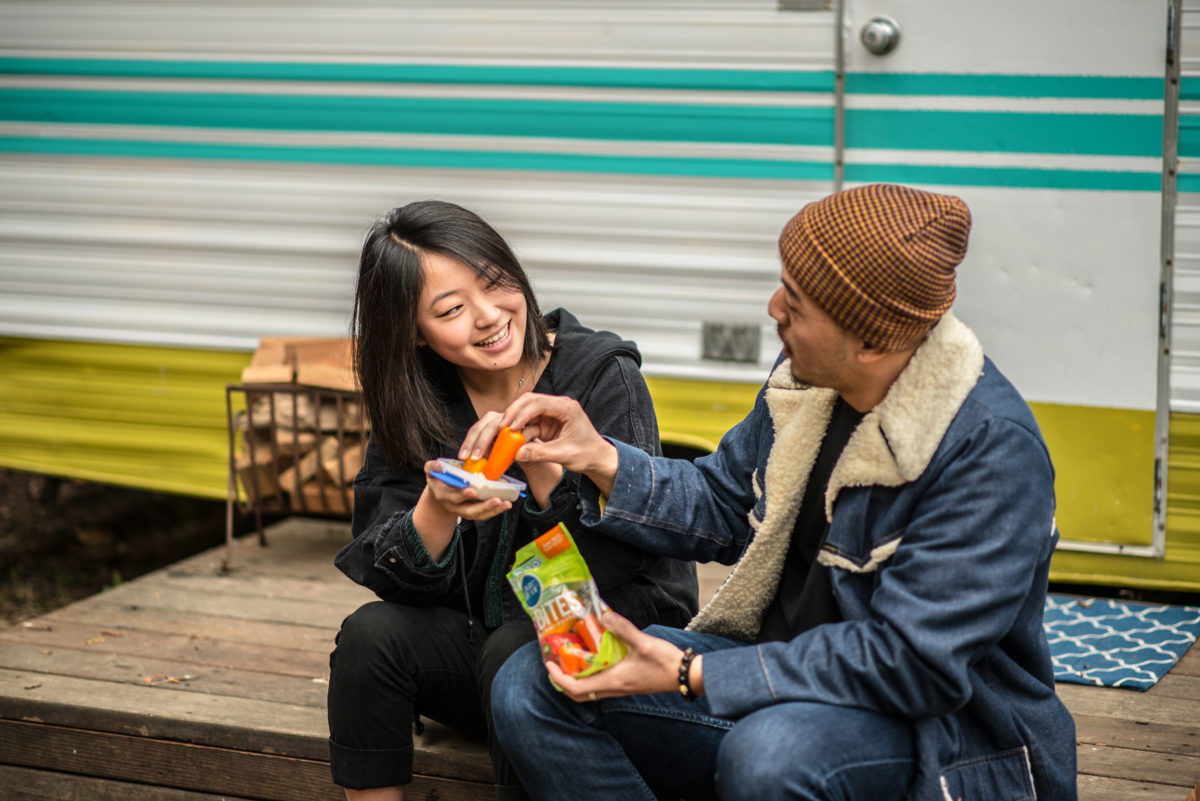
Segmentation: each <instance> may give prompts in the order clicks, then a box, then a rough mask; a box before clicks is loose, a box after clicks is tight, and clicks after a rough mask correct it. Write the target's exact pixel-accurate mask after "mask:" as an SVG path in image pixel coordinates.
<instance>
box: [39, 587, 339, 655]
mask: <svg viewBox="0 0 1200 801" xmlns="http://www.w3.org/2000/svg"><path fill="white" fill-rule="evenodd" d="M61 621H67V622H73V623H80V624H85V625H91V626H96V627H97V628H103V629H109V630H111V631H119V632H124V631H142V632H158V633H164V634H184V635H187V636H189V637H191V636H195V637H202V636H203V637H208V638H211V639H214V640H221V641H223V642H232V643H257V644H260V645H262V646H264V647H269V648H280V649H285V650H303V651H316V652H319V653H323V654H325V655H326V656H328V655H329V652H330V651H332V650H333V638H334V636H335V635H336V634H337V629H336V628H334V627H332V626H313V625H306V624H296V623H292V624H288V625H286V626H283V625H279V624H278V623H273V622H270V621H265V622H264V621H255V620H234V619H230V618H228V617H225V616H223V615H217V614H206V613H202V612H189V611H187V610H178V609H147V608H143V607H130V606H127V605H125V604H114V603H109V602H108V601H107V599H106V598H103V597H101V600H97V601H95V602H93V603H88V604H71V605H70V606H67V607H64V608H62V609H58V610H55V611H54V612H51V613H49V614H48V615H45V616H44V617H40V618H38V619H37V621H36V624H38V625H50V626H53V625H55V624H56V623H58V622H61Z"/></svg>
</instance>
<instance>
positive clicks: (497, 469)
mask: <svg viewBox="0 0 1200 801" xmlns="http://www.w3.org/2000/svg"><path fill="white" fill-rule="evenodd" d="M524 444H525V435H524V434H522V433H521V432H520V431H513V430H512V429H510V428H509V427H508V426H505V427H504V428H502V429H500V433H499V434H497V435H496V441H495V442H493V443H492V452H491V453H489V454H488V458H487V466H486V467H484V468H483V475H484V477H485V478H489V479H491V480H492V481H495V480H496V479H498V478H500V476H502V475H504V471H505V470H507V469H508V467H509V465H511V464H512V463H513V459H514V458H515V457H516V455H517V449H518V448H520V447H521V446H522V445H524Z"/></svg>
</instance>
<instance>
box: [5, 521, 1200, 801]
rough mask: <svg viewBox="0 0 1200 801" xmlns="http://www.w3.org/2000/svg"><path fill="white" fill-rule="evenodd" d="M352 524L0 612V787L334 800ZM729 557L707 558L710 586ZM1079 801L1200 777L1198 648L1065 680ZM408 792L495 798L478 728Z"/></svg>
mask: <svg viewBox="0 0 1200 801" xmlns="http://www.w3.org/2000/svg"><path fill="white" fill-rule="evenodd" d="M348 536H349V534H348V527H347V525H346V524H343V523H330V522H324V521H315V520H306V519H300V518H293V519H289V520H286V521H284V522H283V523H280V524H278V525H277V526H275V527H273V528H272V529H271V530H270V532H269V540H270V545H269V547H267V548H260V547H259V546H258V544H257V538H256V537H255V538H247V539H244V540H241V541H239V542H238V544H237V546H236V548H235V551H234V554H233V566H234V569H233V571H232V572H231V573H228V574H221V573H220V571H219V567H220V564H221V560H222V557H223V555H224V548H218V549H214V550H212V551H209V552H206V553H203V554H200V555H199V556H196V557H193V558H191V559H187V560H185V561H183V562H180V563H178V564H175V565H173V566H171V567H169V568H166V569H163V570H159V571H157V572H155V573H151V574H149V575H146V576H143V577H141V578H139V579H136V580H134V581H130V582H127V583H125V584H122V585H120V586H118V587H116V588H114V589H111V590H107V591H105V592H103V593H101V594H99V595H95V596H93V597H91V598H88V599H85V600H83V601H80V602H78V603H75V604H72V605H71V606H68V607H65V608H63V609H60V610H58V611H55V612H52V613H50V614H47V615H44V616H42V617H39V618H37V619H35V620H31V621H27V622H25V623H23V624H18V625H15V626H11V627H8V628H4V629H0V798H5V799H7V798H19V799H28V800H29V801H34V800H35V799H36V800H37V801H42V800H43V799H45V800H47V801H48V800H49V799H55V801H64V800H65V801H72V800H76V799H77V800H78V801H84V799H87V801H92V800H93V799H114V801H115V799H121V801H216V799H217V798H222V799H228V801H248V800H249V799H262V800H264V801H271V800H275V799H278V801H301V800H303V801H308V799H330V801H334V800H336V799H341V798H342V797H343V796H342V793H341V791H340V790H339V789H338V788H336V787H334V786H333V784H332V783H331V782H330V780H329V765H328V749H327V746H326V736H327V729H326V723H325V691H326V686H327V684H326V681H327V676H328V656H329V651H330V649H331V647H332V641H333V636H334V634H335V632H336V631H337V627H338V625H339V623H340V622H341V620H342V618H343V617H344V616H345V615H346V614H347V613H348V612H349V611H351V610H352V609H354V608H355V607H356V606H358V605H359V604H361V603H362V602H363V601H365V600H368V599H369V598H370V597H371V595H370V593H368V592H367V591H366V590H363V589H362V588H360V587H356V586H354V585H353V584H352V583H351V582H349V581H348V580H346V579H345V578H344V577H342V576H341V574H340V573H338V572H337V571H336V570H335V569H334V568H333V566H332V559H333V554H334V553H335V552H336V551H337V549H338V548H339V547H340V546H341V545H342V544H343V543H344V542H346V540H347V538H348ZM720 577H721V572H720V571H716V572H714V571H712V570H708V569H705V570H703V571H702V585H703V586H702V592H703V593H705V594H706V596H707V594H710V593H711V591H712V589H713V588H715V586H716V583H717V582H718V581H719V580H720ZM1059 689H1060V692H1061V695H1062V697H1063V698H1064V700H1065V701H1066V702H1067V705H1068V706H1069V707H1070V708H1071V711H1072V712H1073V713H1074V714H1075V719H1076V721H1077V723H1078V729H1079V732H1078V736H1079V745H1078V751H1079V769H1080V776H1079V789H1080V798H1081V799H1082V800H1083V801H1134V800H1135V799H1138V800H1139V801H1140V800H1145V801H1158V800H1159V799H1161V800H1162V801H1184V799H1185V798H1186V797H1187V796H1188V794H1189V792H1190V791H1191V790H1192V788H1193V787H1194V786H1195V785H1196V784H1197V781H1198V780H1200V648H1193V649H1192V651H1191V652H1190V653H1189V654H1188V655H1187V656H1186V657H1185V658H1184V659H1183V660H1182V661H1181V662H1180V663H1179V664H1178V665H1176V667H1175V669H1174V670H1172V671H1171V673H1170V674H1169V675H1168V676H1167V677H1166V678H1164V679H1163V680H1162V681H1161V682H1159V684H1158V685H1156V686H1155V687H1154V688H1152V689H1151V690H1150V691H1149V692H1145V693H1141V692H1137V691H1131V690H1112V689H1100V688H1091V687H1081V686H1077V685H1060V687H1059ZM416 773H417V777H416V780H415V781H414V784H413V785H412V786H411V788H410V790H409V792H408V794H407V797H408V798H409V799H414V800H415V799H421V800H422V801H426V800H428V801H432V799H440V801H469V800H473V799H488V798H490V797H491V795H492V793H491V770H490V767H489V765H488V760H487V754H486V751H485V749H484V748H483V747H482V745H479V744H476V743H470V742H467V741H465V740H463V739H461V738H459V737H457V736H455V735H453V734H452V733H451V732H449V731H447V730H445V729H443V728H440V727H437V726H436V725H432V726H430V727H429V729H428V730H427V733H426V735H425V737H424V738H422V741H421V743H420V745H419V746H418V751H417V756H416Z"/></svg>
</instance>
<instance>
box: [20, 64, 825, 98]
mask: <svg viewBox="0 0 1200 801" xmlns="http://www.w3.org/2000/svg"><path fill="white" fill-rule="evenodd" d="M0 75H55V76H81V77H89V78H175V79H179V78H190V79H203V80H251V81H314V82H323V81H358V82H364V83H433V84H479V85H485V86H486V85H510V86H581V87H609V88H630V89H635V88H637V89H705V90H712V91H750V92H818V93H832V92H833V89H834V83H833V72H832V71H829V70H815V71H804V70H720V69H634V68H622V67H515V66H502V65H497V66H467V65H458V64H346V63H339V64H320V63H309V62H271V61H174V60H151V59H92V58H0Z"/></svg>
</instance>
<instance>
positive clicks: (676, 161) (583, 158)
mask: <svg viewBox="0 0 1200 801" xmlns="http://www.w3.org/2000/svg"><path fill="white" fill-rule="evenodd" d="M3 152H9V153H41V154H56V155H86V156H122V157H135V158H168V159H225V160H236V161H273V162H297V163H318V164H355V165H376V166H385V167H434V168H439V169H465V170H479V169H489V170H538V171H549V172H587V173H625V174H632V175H671V176H694V177H712V178H759V179H775V180H805V181H832V180H833V166H832V164H831V163H829V162H810V161H778V160H769V159H729V158H676V157H662V156H606V155H587V154H571V153H520V152H502V151H491V150H487V151H471V150H436V149H431V150H418V149H405V148H395V149H392V148H378V147H311V146H295V147H291V146H278V145H241V144H220V143H192V142H154V141H122V140H111V139H57V138H45V137H8V136H0V153H3Z"/></svg>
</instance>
